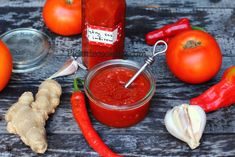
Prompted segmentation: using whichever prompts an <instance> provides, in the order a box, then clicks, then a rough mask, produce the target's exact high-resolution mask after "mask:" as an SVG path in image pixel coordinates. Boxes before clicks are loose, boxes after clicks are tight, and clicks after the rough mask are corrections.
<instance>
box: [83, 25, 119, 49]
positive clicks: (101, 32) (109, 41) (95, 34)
mask: <svg viewBox="0 0 235 157" xmlns="http://www.w3.org/2000/svg"><path fill="white" fill-rule="evenodd" d="M121 29H122V28H121V23H120V24H119V25H117V26H116V27H115V28H107V27H101V26H93V25H89V24H87V39H88V41H89V44H92V45H98V46H107V47H111V46H113V45H114V44H115V43H117V42H118V41H119V40H120V38H121Z"/></svg>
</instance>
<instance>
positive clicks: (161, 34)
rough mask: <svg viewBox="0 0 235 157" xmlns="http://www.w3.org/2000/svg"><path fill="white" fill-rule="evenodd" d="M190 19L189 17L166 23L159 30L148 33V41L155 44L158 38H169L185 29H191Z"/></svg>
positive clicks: (149, 43)
mask: <svg viewBox="0 0 235 157" xmlns="http://www.w3.org/2000/svg"><path fill="white" fill-rule="evenodd" d="M191 29H192V27H191V25H190V21H189V19H187V18H182V19H180V20H178V21H177V22H176V23H173V24H168V25H165V26H163V27H161V28H159V29H157V30H154V31H152V32H150V33H148V34H147V35H146V43H147V44H148V45H154V44H155V43H156V42H157V41H158V40H164V39H165V40H169V38H171V37H173V36H175V35H177V34H179V33H181V32H182V31H185V30H191Z"/></svg>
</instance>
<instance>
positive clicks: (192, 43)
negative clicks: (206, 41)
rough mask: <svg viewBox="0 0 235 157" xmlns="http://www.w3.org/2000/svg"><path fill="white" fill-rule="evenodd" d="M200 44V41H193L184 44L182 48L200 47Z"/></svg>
mask: <svg viewBox="0 0 235 157" xmlns="http://www.w3.org/2000/svg"><path fill="white" fill-rule="evenodd" d="M201 44H202V43H201V42H200V41H195V40H189V41H187V42H186V44H185V45H184V48H185V49H187V48H195V47H198V46H200V45H201Z"/></svg>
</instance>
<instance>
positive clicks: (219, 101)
mask: <svg viewBox="0 0 235 157" xmlns="http://www.w3.org/2000/svg"><path fill="white" fill-rule="evenodd" d="M234 103H235V66H232V67H230V68H228V69H227V70H226V71H225V72H224V74H223V77H222V79H221V81H220V82H219V83H218V84H216V85H214V86H212V87H211V88H209V89H208V90H206V91H205V92H204V93H203V94H201V95H200V96H198V97H196V98H193V99H191V100H190V104H191V105H199V106H201V107H202V108H203V109H204V110H205V111H206V112H211V111H215V110H218V109H220V108H222V107H227V106H230V105H232V104H234Z"/></svg>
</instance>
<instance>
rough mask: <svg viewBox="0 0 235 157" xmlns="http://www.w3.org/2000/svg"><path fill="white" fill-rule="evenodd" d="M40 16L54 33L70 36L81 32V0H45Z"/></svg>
mask: <svg viewBox="0 0 235 157" xmlns="http://www.w3.org/2000/svg"><path fill="white" fill-rule="evenodd" d="M42 16H43V19H44V22H45V24H46V26H47V27H48V28H49V29H50V30H51V31H52V32H54V33H57V34H59V35H64V36H71V35H77V34H80V33H81V32H82V2H81V0H47V1H46V3H45V5H44V7H43V15H42Z"/></svg>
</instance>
